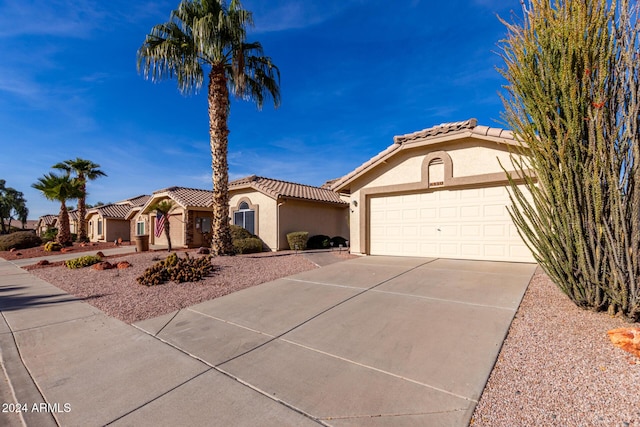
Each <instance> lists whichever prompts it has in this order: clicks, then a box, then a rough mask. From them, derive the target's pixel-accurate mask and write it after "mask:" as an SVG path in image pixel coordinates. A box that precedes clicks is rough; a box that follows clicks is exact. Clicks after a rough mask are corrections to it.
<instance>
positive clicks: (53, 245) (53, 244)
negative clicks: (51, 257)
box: [44, 242, 62, 252]
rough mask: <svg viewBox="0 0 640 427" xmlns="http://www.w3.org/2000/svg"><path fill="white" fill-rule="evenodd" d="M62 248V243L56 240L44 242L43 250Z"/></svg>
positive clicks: (50, 250) (51, 250) (52, 250)
mask: <svg viewBox="0 0 640 427" xmlns="http://www.w3.org/2000/svg"><path fill="white" fill-rule="evenodd" d="M60 249H62V245H60V243H58V242H47V243H45V244H44V250H45V251H47V252H54V251H55V252H57V251H59V250H60Z"/></svg>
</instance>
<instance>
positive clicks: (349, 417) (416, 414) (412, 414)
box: [320, 408, 467, 421]
mask: <svg viewBox="0 0 640 427" xmlns="http://www.w3.org/2000/svg"><path fill="white" fill-rule="evenodd" d="M466 410H467V408H460V409H451V410H448V411H427V412H407V413H398V414H363V415H340V416H335V417H321V418H320V419H321V420H326V421H333V420H353V419H362V418H394V417H420V416H424V415H438V414H454V413H456V412H464V411H466Z"/></svg>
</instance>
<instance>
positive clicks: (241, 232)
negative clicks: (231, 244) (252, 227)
mask: <svg viewBox="0 0 640 427" xmlns="http://www.w3.org/2000/svg"><path fill="white" fill-rule="evenodd" d="M251 237H256V236H254V235H253V234H251V233H249V231H248V230H247V229H245V228H242V227H240V226H239V225H233V224H232V225H231V240H240V239H249V238H251Z"/></svg>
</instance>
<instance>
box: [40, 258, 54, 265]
mask: <svg viewBox="0 0 640 427" xmlns="http://www.w3.org/2000/svg"><path fill="white" fill-rule="evenodd" d="M49 264H51V263H50V262H49V261H47V260H46V259H42V260H40V261H38V263H37V264H36V265H49Z"/></svg>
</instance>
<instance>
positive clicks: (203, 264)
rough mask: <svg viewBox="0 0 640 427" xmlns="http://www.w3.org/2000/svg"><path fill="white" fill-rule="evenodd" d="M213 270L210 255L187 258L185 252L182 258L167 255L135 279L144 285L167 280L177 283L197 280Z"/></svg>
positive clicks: (159, 283)
mask: <svg viewBox="0 0 640 427" xmlns="http://www.w3.org/2000/svg"><path fill="white" fill-rule="evenodd" d="M212 271H213V265H212V264H211V256H210V255H207V256H204V257H201V258H189V255H188V254H186V253H185V257H184V258H179V257H178V255H177V254H175V253H173V254H171V255H169V256H168V257H167V258H166V259H165V260H164V261H159V262H157V263H155V264H154V265H152V266H151V267H149V268H147V269H146V270H145V272H144V274H143V275H142V276H139V277H137V278H136V281H137V282H138V283H140V284H141V285H145V286H156V285H161V284H163V283H165V282H167V281H173V282H178V283H183V282H197V281H198V280H202V278H204V277H206V276H208V275H209V274H210V273H211V272H212Z"/></svg>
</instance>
